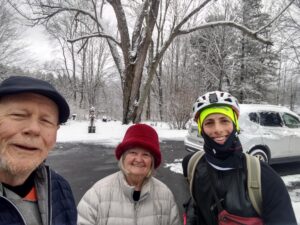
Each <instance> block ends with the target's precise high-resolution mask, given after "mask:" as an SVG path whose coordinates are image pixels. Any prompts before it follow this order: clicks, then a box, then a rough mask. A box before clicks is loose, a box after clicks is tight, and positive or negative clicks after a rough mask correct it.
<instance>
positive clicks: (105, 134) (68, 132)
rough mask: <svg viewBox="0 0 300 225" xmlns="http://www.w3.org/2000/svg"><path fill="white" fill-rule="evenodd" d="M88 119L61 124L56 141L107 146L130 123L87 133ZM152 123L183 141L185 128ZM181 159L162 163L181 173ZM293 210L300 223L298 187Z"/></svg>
mask: <svg viewBox="0 0 300 225" xmlns="http://www.w3.org/2000/svg"><path fill="white" fill-rule="evenodd" d="M88 124H89V123H88V121H82V122H81V121H69V122H67V123H66V124H65V125H62V126H61V127H60V129H59V131H58V137H57V141H58V142H93V143H101V144H104V145H108V146H115V145H116V144H118V143H119V142H121V140H122V138H123V136H124V134H125V132H126V130H127V128H128V127H129V126H130V125H122V124H121V122H120V121H110V122H102V121H97V122H96V133H93V134H89V133H88V132H87V129H88ZM147 124H150V125H152V126H153V127H154V128H155V130H156V131H157V133H158V136H159V138H160V140H179V141H183V139H184V137H185V135H186V134H187V131H186V130H171V129H170V128H169V126H168V125H167V124H163V123H155V122H147ZM181 160H182V159H176V160H175V161H174V162H173V163H168V164H165V165H163V166H164V167H166V168H170V170H171V171H173V172H175V173H182V168H181ZM282 179H283V181H284V182H285V184H286V185H287V186H288V185H291V184H292V183H293V182H300V174H297V175H291V176H283V177H282ZM290 196H291V199H292V202H293V207H294V211H295V214H296V217H297V221H298V224H300V189H296V190H295V189H294V190H293V191H291V192H290Z"/></svg>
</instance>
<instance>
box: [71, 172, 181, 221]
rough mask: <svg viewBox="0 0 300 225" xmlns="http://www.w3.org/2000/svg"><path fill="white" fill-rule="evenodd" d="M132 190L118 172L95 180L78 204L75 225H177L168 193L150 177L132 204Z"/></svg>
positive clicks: (161, 184)
mask: <svg viewBox="0 0 300 225" xmlns="http://www.w3.org/2000/svg"><path fill="white" fill-rule="evenodd" d="M133 192H134V187H133V186H129V185H128V184H127V182H126V180H125V177H124V174H123V172H121V171H119V172H117V173H114V174H112V175H109V176H107V177H105V178H103V179H101V180H99V181H98V182H97V183H96V184H95V185H94V186H92V188H91V189H89V190H88V191H87V192H86V193H85V195H84V196H83V197H82V199H81V200H80V202H79V204H78V206H77V209H78V223H77V224H78V225H87V224H89V225H179V224H180V218H179V211H178V208H177V205H176V202H175V199H174V196H173V194H172V192H171V191H170V189H169V188H168V187H167V186H166V185H165V184H163V183H162V182H161V181H159V180H157V179H156V178H154V177H151V178H150V179H149V180H148V181H147V183H145V184H144V185H143V187H142V190H141V195H140V200H139V201H137V202H134V200H133V198H132V195H133Z"/></svg>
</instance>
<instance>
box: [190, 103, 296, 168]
mask: <svg viewBox="0 0 300 225" xmlns="http://www.w3.org/2000/svg"><path fill="white" fill-rule="evenodd" d="M240 109H241V113H240V118H239V123H240V128H241V132H240V135H239V138H240V140H241V143H242V146H243V149H244V151H245V152H248V153H250V154H251V155H254V156H257V157H258V158H259V159H260V160H263V161H265V162H268V163H270V164H271V163H277V162H287V161H298V160H300V118H299V116H298V115H297V114H295V113H294V112H292V111H290V110H289V109H288V108H286V107H282V106H275V105H256V104H241V105H240ZM184 144H185V149H186V150H188V151H195V150H199V149H203V139H202V137H201V136H199V134H198V130H197V125H196V124H195V123H193V124H192V125H191V126H190V128H189V131H188V135H187V136H186V138H185V140H184Z"/></svg>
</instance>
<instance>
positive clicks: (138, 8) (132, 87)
mask: <svg viewBox="0 0 300 225" xmlns="http://www.w3.org/2000/svg"><path fill="white" fill-rule="evenodd" d="M11 1H12V0H11ZM11 1H10V2H11ZM25 1H26V3H27V4H28V5H29V6H30V7H31V9H32V11H33V14H32V17H31V19H32V21H34V22H35V23H45V24H47V23H48V22H49V21H51V20H53V19H56V18H57V17H59V16H61V15H62V14H63V13H66V12H68V13H71V14H72V15H73V18H74V20H76V21H77V24H78V23H82V25H83V26H86V27H87V28H88V29H86V32H84V33H77V35H78V36H77V37H76V38H73V39H69V42H71V43H75V42H79V41H83V45H84V43H86V42H87V41H88V40H89V39H91V38H95V37H101V38H106V39H107V41H108V44H109V47H110V51H111V54H112V57H113V59H114V62H115V64H116V67H117V69H118V71H119V73H120V78H121V86H122V91H123V123H125V124H127V123H128V122H130V121H133V122H138V121H139V120H140V118H141V116H140V115H141V113H142V112H143V106H144V104H145V102H146V99H147V97H148V96H149V93H150V90H151V83H152V81H153V78H154V75H155V74H156V70H157V67H158V65H159V63H160V61H161V60H162V58H163V55H164V53H165V52H166V50H167V49H168V47H169V46H170V44H171V43H172V42H173V40H174V39H175V38H176V37H178V36H181V35H186V34H189V33H191V32H194V31H197V30H202V29H205V28H208V27H210V28H211V27H217V26H231V27H234V28H236V29H239V30H241V31H242V32H243V33H245V34H246V35H248V36H249V37H251V38H253V39H256V40H258V41H260V42H262V43H264V44H271V42H270V41H269V40H267V39H265V38H264V37H262V36H260V35H259V32H261V30H262V29H265V28H266V26H264V27H263V28H259V29H257V30H251V29H249V28H247V27H245V26H243V25H241V24H238V23H236V22H234V21H214V22H205V21H203V20H201V18H200V16H199V15H200V14H201V12H202V11H203V10H204V9H206V8H207V7H209V5H211V4H214V1H212V0H203V1H193V0H185V1H172V6H173V7H177V8H178V9H180V11H181V15H182V16H181V17H178V15H177V14H174V11H173V13H172V12H171V13H169V14H168V13H167V14H168V17H169V18H171V20H169V21H168V23H167V25H168V27H169V29H168V32H167V33H166V34H165V35H164V39H163V40H161V41H162V42H161V44H159V45H158V46H160V47H159V48H158V51H157V52H155V54H154V55H153V60H152V62H151V64H149V65H148V67H147V68H148V69H147V71H146V73H145V72H144V69H145V62H146V58H147V54H148V49H149V46H150V43H151V42H152V40H153V39H154V37H155V35H156V25H157V21H158V17H159V14H158V12H159V7H160V6H161V2H162V3H163V2H165V1H160V0H144V1H142V0H141V1H133V3H132V4H135V12H137V15H136V14H132V11H131V14H129V13H128V12H129V11H130V9H128V8H126V5H125V4H123V3H122V2H121V0H107V1H102V0H89V1H84V2H83V1H75V0H74V1H71V0H66V1H59V0H25ZM130 2H131V1H129V4H130ZM18 3H19V1H18ZM107 3H108V4H107ZM12 5H13V6H14V7H15V8H17V7H16V5H14V4H12ZM105 7H106V9H108V8H109V7H111V8H112V10H113V11H114V14H115V19H116V21H117V33H114V32H112V31H113V29H111V28H110V27H106V26H105V23H104V22H103V18H102V12H103V11H104V8H105ZM161 7H162V6H161ZM168 9H169V8H166V10H168ZM18 10H19V9H18ZM19 11H20V10H19ZM130 15H134V17H132V18H131V19H130V20H129V19H128V17H129V16H130ZM83 18H84V19H83ZM195 18H198V19H197V20H195ZM132 20H134V26H133V27H131V26H130V24H131V22H132ZM271 22H272V20H271ZM267 25H270V23H269V24H267ZM130 31H132V32H130ZM120 53H121V54H120ZM144 74H147V80H146V83H145V85H144V87H143V88H142V89H141V81H142V77H143V75H144Z"/></svg>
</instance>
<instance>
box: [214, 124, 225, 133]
mask: <svg viewBox="0 0 300 225" xmlns="http://www.w3.org/2000/svg"><path fill="white" fill-rule="evenodd" d="M222 130H223V128H222V125H221V124H220V123H218V122H217V123H215V129H214V132H215V133H216V134H219V133H222Z"/></svg>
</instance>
